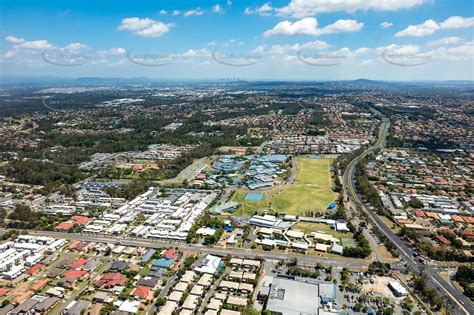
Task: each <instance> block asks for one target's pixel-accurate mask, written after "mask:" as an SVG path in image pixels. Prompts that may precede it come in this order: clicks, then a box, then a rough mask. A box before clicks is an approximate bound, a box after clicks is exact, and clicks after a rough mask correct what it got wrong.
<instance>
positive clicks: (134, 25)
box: [118, 17, 174, 37]
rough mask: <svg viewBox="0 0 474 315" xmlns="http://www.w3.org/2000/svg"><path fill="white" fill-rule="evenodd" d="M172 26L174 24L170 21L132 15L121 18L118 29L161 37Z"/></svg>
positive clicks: (145, 35)
mask: <svg viewBox="0 0 474 315" xmlns="http://www.w3.org/2000/svg"><path fill="white" fill-rule="evenodd" d="M173 26H174V24H172V23H170V24H165V23H163V22H160V21H155V20H152V19H149V18H144V19H141V18H138V17H132V18H125V19H123V20H122V23H121V24H120V26H119V27H118V30H120V31H123V30H128V31H132V33H133V34H134V35H139V36H143V37H161V36H163V35H164V34H166V33H168V32H169V31H170V30H171V28H172V27H173Z"/></svg>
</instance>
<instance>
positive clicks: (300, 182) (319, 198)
mask: <svg viewBox="0 0 474 315" xmlns="http://www.w3.org/2000/svg"><path fill="white" fill-rule="evenodd" d="M296 162H297V165H298V174H297V175H296V180H295V182H294V183H293V184H292V185H290V186H289V187H287V188H286V189H284V190H283V191H282V192H280V193H279V194H277V195H276V196H274V197H273V199H272V209H274V210H276V211H278V212H283V213H288V214H294V215H300V214H302V213H304V212H305V211H308V210H312V211H318V212H323V211H324V210H326V209H327V206H328V204H330V203H331V202H333V201H334V200H335V199H336V197H337V194H336V193H334V192H333V191H332V187H333V181H332V178H331V172H330V171H329V169H330V168H331V163H332V160H331V159H312V158H305V157H297V158H296Z"/></svg>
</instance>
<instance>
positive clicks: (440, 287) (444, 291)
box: [344, 112, 474, 314]
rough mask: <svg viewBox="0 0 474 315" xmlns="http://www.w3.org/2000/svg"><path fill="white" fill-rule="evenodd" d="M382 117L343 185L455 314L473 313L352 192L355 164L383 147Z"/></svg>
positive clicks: (385, 127) (466, 302)
mask: <svg viewBox="0 0 474 315" xmlns="http://www.w3.org/2000/svg"><path fill="white" fill-rule="evenodd" d="M377 114H378V115H379V116H381V117H382V124H381V126H380V129H379V134H378V137H377V141H376V142H375V144H374V145H372V146H371V147H369V148H368V149H367V150H365V151H364V152H363V153H362V154H361V155H359V156H358V157H357V158H355V159H353V160H352V161H351V162H350V163H349V165H348V166H347V168H346V170H345V172H344V186H345V189H346V190H347V193H348V195H349V196H350V198H351V199H352V201H353V202H354V203H355V204H356V205H357V206H358V207H359V208H360V209H362V210H363V211H364V212H366V213H367V214H368V215H369V216H370V218H371V219H372V221H373V223H374V224H375V226H377V227H378V228H379V230H380V231H382V233H383V234H384V235H385V236H386V237H387V238H388V239H389V240H390V241H391V242H392V243H393V244H395V246H396V247H397V248H398V250H399V252H400V256H401V258H402V259H403V260H404V261H405V262H406V263H407V264H408V265H409V266H410V268H411V270H413V271H424V273H425V274H426V275H427V278H428V284H429V285H430V287H432V288H435V289H436V290H437V291H438V292H439V293H441V295H443V296H446V297H448V298H449V299H450V300H451V301H452V302H453V303H452V304H453V306H454V310H453V311H454V312H455V314H474V307H473V305H472V303H471V301H470V300H469V299H468V298H467V297H466V296H464V295H463V294H462V293H461V292H459V290H457V289H456V288H455V287H454V286H453V285H452V284H451V283H450V282H448V281H446V280H445V279H443V278H442V277H441V276H440V275H439V274H438V272H436V271H435V270H434V269H433V268H432V267H431V266H429V265H423V264H422V263H420V262H419V261H418V260H416V259H414V257H413V251H412V249H410V248H409V247H408V246H407V244H405V242H404V241H403V240H402V239H401V238H400V237H399V236H398V235H396V234H395V233H394V232H393V230H392V229H391V228H390V227H389V226H388V225H387V224H386V223H385V222H384V221H383V220H382V219H381V218H380V217H379V216H378V215H377V214H376V213H375V211H373V210H372V209H370V207H369V206H368V205H367V204H366V203H365V202H363V201H362V199H361V197H360V195H359V194H358V193H357V191H356V189H355V180H354V178H355V171H356V166H357V164H358V163H359V162H360V161H361V160H362V159H363V158H365V157H366V156H367V155H369V154H371V153H373V152H375V151H376V150H378V149H383V148H384V147H385V143H386V139H387V134H388V130H389V127H390V122H389V120H388V119H387V118H386V117H383V116H382V115H381V114H380V113H379V112H377Z"/></svg>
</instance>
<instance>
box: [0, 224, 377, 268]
mask: <svg viewBox="0 0 474 315" xmlns="http://www.w3.org/2000/svg"><path fill="white" fill-rule="evenodd" d="M4 231H6V230H5V229H0V232H4ZM27 231H28V234H30V235H41V236H49V237H55V238H64V239H71V240H81V241H85V242H98V243H109V244H120V245H123V246H135V247H147V248H156V249H160V248H166V247H177V248H178V249H179V250H181V251H188V252H196V253H206V254H215V255H220V256H226V255H227V254H229V255H232V256H238V257H256V256H258V257H261V258H263V259H269V260H279V259H287V258H288V257H296V258H297V259H298V261H299V262H301V263H304V264H316V263H321V264H328V265H332V266H334V267H346V268H353V269H360V270H367V266H368V262H367V260H363V259H357V258H347V257H341V258H328V257H323V256H321V257H319V256H308V255H301V254H296V253H294V254H291V256H288V255H287V254H285V253H275V252H270V251H263V250H257V249H246V248H223V247H207V246H203V245H192V244H185V243H176V242H163V241H155V240H147V239H132V238H124V237H122V236H119V237H113V236H100V235H86V234H80V233H63V232H53V231H36V230H27Z"/></svg>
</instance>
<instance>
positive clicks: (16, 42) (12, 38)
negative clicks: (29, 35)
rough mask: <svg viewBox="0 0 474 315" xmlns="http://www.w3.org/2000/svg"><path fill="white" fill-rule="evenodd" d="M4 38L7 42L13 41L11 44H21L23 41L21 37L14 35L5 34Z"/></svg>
mask: <svg viewBox="0 0 474 315" xmlns="http://www.w3.org/2000/svg"><path fill="white" fill-rule="evenodd" d="M5 40H6V41H7V42H9V43H13V44H21V43H23V42H24V41H25V40H24V39H23V38H18V37H15V36H11V35H10V36H7V37H5Z"/></svg>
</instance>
